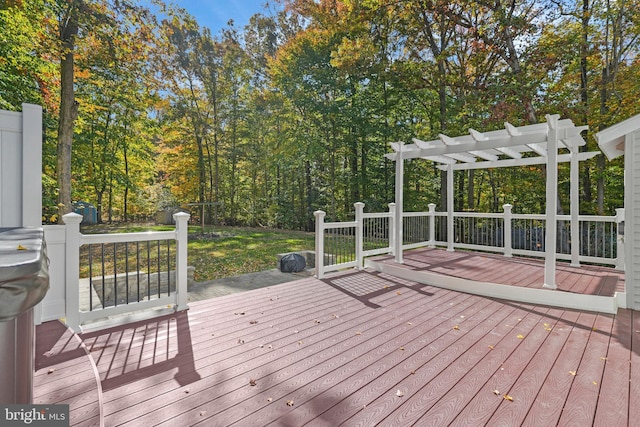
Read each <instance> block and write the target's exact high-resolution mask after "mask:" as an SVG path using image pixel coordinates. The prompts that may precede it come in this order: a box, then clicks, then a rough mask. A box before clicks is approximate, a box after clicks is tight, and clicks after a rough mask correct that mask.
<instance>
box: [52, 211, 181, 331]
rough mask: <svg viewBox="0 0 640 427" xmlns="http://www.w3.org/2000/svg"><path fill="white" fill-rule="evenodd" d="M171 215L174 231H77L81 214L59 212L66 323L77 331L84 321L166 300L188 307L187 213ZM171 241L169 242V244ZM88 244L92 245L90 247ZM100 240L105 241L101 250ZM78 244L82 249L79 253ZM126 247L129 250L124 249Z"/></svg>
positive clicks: (163, 303)
mask: <svg viewBox="0 0 640 427" xmlns="http://www.w3.org/2000/svg"><path fill="white" fill-rule="evenodd" d="M174 218H175V220H176V229H175V230H174V231H159V232H142V233H117V234H82V233H80V222H81V221H82V216H81V215H78V214H75V213H70V214H67V215H65V216H64V217H63V219H64V222H65V240H66V244H65V252H66V253H65V263H66V273H65V283H66V292H65V294H66V310H65V314H66V323H67V325H68V326H69V327H70V328H72V329H73V330H74V331H76V332H79V331H80V330H81V325H82V324H84V323H86V322H89V321H92V320H93V321H95V320H98V319H103V318H107V317H110V316H114V315H123V314H128V313H132V312H136V311H139V310H144V309H149V308H156V307H166V306H171V307H173V308H174V310H175V311H181V310H186V309H187V308H188V305H187V227H188V221H189V214H186V213H177V214H175V215H174ZM151 242H153V244H152V243H151ZM171 242H175V245H173V247H172V246H171ZM141 243H142V249H141V248H140V246H141V245H140V244H141ZM94 245H97V246H98V248H97V250H95V251H94V250H93V248H92V246H94ZM105 245H108V249H107V250H106V251H105ZM118 245H120V249H121V250H120V251H118ZM123 245H124V246H123ZM83 246H86V247H87V251H86V252H84V253H83V255H82V256H81V248H82V247H83ZM130 247H131V252H134V253H130V252H129V248H130ZM122 252H124V254H123V253H122ZM152 253H153V255H152ZM96 257H98V258H97V259H96ZM81 258H82V262H86V263H87V264H88V265H87V267H86V268H85V270H86V271H87V273H86V274H83V275H85V276H87V277H86V278H84V279H81V278H80V276H81V275H80V265H81ZM130 258H132V259H133V260H131V261H130ZM134 260H135V261H134ZM141 260H142V261H141ZM152 260H153V261H152ZM130 263H131V264H130ZM105 264H106V266H105ZM94 265H97V266H99V267H98V268H97V270H98V271H97V272H94V267H93V266H94ZM152 288H153V291H152Z"/></svg>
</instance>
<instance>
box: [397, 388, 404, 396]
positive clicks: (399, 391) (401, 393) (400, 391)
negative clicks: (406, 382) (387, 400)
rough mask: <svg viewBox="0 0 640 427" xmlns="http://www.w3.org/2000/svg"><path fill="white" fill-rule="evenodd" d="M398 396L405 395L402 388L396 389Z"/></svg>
mask: <svg viewBox="0 0 640 427" xmlns="http://www.w3.org/2000/svg"><path fill="white" fill-rule="evenodd" d="M396 396H398V397H402V396H404V392H403V391H402V390H400V389H398V391H396Z"/></svg>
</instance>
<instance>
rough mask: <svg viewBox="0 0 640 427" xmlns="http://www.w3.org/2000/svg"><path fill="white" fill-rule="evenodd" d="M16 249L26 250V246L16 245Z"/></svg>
mask: <svg viewBox="0 0 640 427" xmlns="http://www.w3.org/2000/svg"><path fill="white" fill-rule="evenodd" d="M16 249H17V250H19V251H26V250H27V248H25V247H24V246H22V245H18V247H17V248H16Z"/></svg>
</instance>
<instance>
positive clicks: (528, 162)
mask: <svg viewBox="0 0 640 427" xmlns="http://www.w3.org/2000/svg"><path fill="white" fill-rule="evenodd" d="M598 154H600V152H599V151H589V152H586V153H578V154H577V159H578V160H579V161H584V160H589V159H591V158H593V157H595V156H597V155H598ZM570 161H571V154H560V155H559V156H558V163H566V162H570ZM546 163H547V158H546V157H524V158H522V159H507V160H498V161H496V162H476V163H457V164H455V165H452V168H453V170H469V169H488V168H507V167H512V166H532V165H543V164H546ZM436 167H437V168H438V169H440V170H447V166H446V165H441V166H436Z"/></svg>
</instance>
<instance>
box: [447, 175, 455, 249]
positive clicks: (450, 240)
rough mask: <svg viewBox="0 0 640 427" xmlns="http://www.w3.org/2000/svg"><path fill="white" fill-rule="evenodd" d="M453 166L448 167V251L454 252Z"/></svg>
mask: <svg viewBox="0 0 640 427" xmlns="http://www.w3.org/2000/svg"><path fill="white" fill-rule="evenodd" d="M453 209H454V207H453V166H452V165H447V251H448V252H453Z"/></svg>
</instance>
